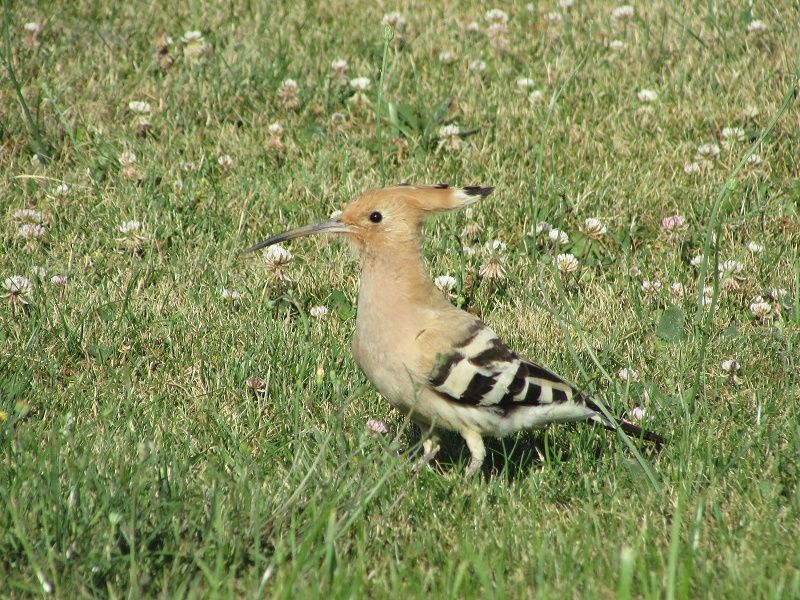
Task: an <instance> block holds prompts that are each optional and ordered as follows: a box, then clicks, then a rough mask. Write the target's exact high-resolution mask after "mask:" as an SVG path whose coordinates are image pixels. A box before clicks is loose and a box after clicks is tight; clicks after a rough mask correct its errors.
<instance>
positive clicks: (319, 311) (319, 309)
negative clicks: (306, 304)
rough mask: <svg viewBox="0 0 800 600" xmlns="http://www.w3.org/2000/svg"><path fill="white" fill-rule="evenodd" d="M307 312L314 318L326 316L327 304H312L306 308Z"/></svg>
mask: <svg viewBox="0 0 800 600" xmlns="http://www.w3.org/2000/svg"><path fill="white" fill-rule="evenodd" d="M308 314H310V315H311V316H312V317H314V318H315V319H322V318H324V317H327V316H328V307H327V306H312V307H311V308H309V309H308Z"/></svg>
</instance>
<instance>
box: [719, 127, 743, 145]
mask: <svg viewBox="0 0 800 600" xmlns="http://www.w3.org/2000/svg"><path fill="white" fill-rule="evenodd" d="M722 139H723V140H736V141H737V142H743V141H744V129H742V128H741V127H723V128H722Z"/></svg>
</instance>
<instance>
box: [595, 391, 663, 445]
mask: <svg viewBox="0 0 800 600" xmlns="http://www.w3.org/2000/svg"><path fill="white" fill-rule="evenodd" d="M586 406H587V407H588V408H591V409H592V410H593V411H595V413H596V414H595V415H594V416H593V417H590V420H592V421H594V422H595V423H600V425H602V426H603V427H605V428H606V429H610V430H611V431H614V430H616V429H617V425H618V426H619V428H620V429H622V431H623V432H625V433H626V434H627V435H629V436H630V437H632V438H639V439H642V440H647V441H648V442H653V443H654V444H656V445H657V446H663V445H664V444H665V443H666V441H667V440H666V439H664V438H663V437H661V436H660V435H658V434H657V433H653V432H652V431H648V430H647V429H643V428H641V427H639V426H638V425H634V424H633V423H631V422H630V421H626V420H625V419H617V425H615V424H614V423H612V422H611V421H610V420H609V419H608V418H607V417H606V416H605V415H604V414H603V411H602V410H601V409H600V407H599V406H597V404H596V403H595V402H593V401H591V400H589V399H588V398H587V399H586Z"/></svg>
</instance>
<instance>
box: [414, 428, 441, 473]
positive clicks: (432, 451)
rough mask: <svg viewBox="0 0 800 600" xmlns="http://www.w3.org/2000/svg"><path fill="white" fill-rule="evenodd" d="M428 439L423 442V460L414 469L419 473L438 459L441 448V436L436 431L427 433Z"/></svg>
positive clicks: (423, 433)
mask: <svg viewBox="0 0 800 600" xmlns="http://www.w3.org/2000/svg"><path fill="white" fill-rule="evenodd" d="M422 435H426V432H425V431H424V430H423V432H422ZM427 435H428V437H426V438H425V440H424V441H423V442H422V451H423V454H422V458H420V459H419V462H417V464H416V465H415V467H414V470H415V471H419V470H420V469H422V468H423V467H427V466H428V465H429V464H430V462H431V461H432V460H433V459H434V458H436V455H437V454H438V453H439V449H440V448H441V446H440V445H439V435H438V434H437V433H436V432H435V431H430V432H427Z"/></svg>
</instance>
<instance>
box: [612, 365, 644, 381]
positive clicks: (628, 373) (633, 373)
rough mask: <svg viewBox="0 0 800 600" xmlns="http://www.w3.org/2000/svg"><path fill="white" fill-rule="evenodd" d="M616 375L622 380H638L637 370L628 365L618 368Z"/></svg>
mask: <svg viewBox="0 0 800 600" xmlns="http://www.w3.org/2000/svg"><path fill="white" fill-rule="evenodd" d="M617 377H619V378H620V379H621V380H622V381H639V371H637V370H636V369H632V368H630V367H625V368H623V369H620V370H619V373H617Z"/></svg>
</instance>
